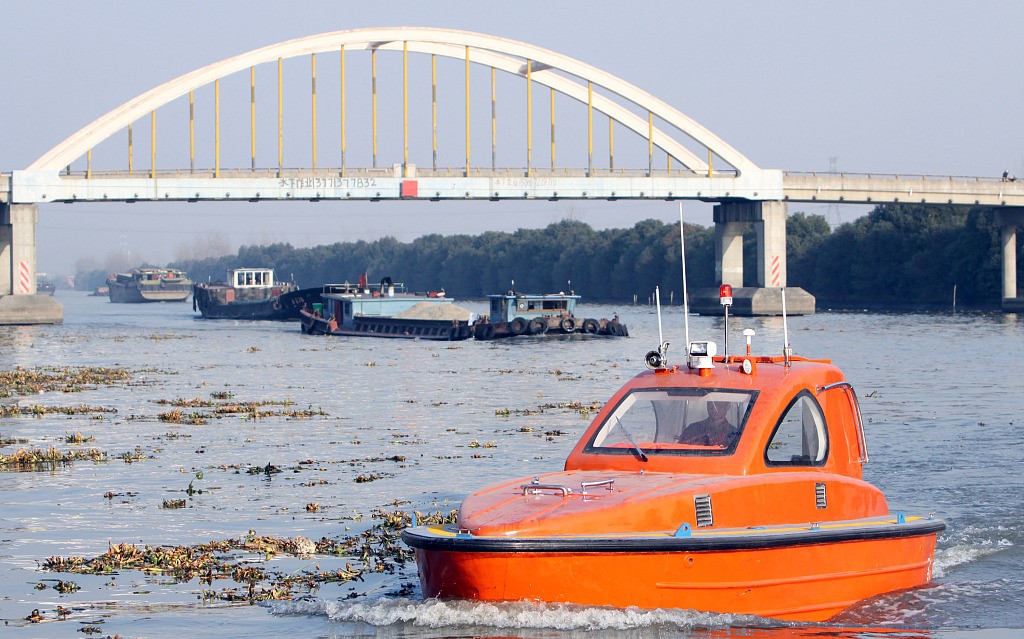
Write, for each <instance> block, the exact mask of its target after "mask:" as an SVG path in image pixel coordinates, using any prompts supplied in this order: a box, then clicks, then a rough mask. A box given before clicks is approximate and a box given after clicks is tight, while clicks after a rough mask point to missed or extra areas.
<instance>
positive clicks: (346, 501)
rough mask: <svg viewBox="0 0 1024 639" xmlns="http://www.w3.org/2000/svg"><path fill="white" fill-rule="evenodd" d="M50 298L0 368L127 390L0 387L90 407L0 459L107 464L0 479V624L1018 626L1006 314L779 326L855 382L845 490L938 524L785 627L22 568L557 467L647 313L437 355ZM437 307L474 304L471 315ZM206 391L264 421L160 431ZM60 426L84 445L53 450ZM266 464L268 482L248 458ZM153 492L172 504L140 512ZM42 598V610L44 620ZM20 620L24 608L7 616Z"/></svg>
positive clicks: (110, 629) (707, 322)
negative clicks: (869, 592) (257, 410)
mask: <svg viewBox="0 0 1024 639" xmlns="http://www.w3.org/2000/svg"><path fill="white" fill-rule="evenodd" d="M58 299H59V301H60V302H61V303H62V304H64V309H65V322H64V324H63V325H59V326H34V327H0V371H7V370H12V369H14V368H15V367H24V368H29V369H36V368H40V367H75V368H78V367H108V368H119V369H125V370H130V371H133V372H132V377H131V380H130V381H127V382H118V383H116V384H114V385H109V386H108V385H99V386H96V387H94V388H86V389H84V390H82V391H81V392H75V393H64V392H60V391H46V392H41V393H37V394H34V395H31V396H27V397H25V396H21V397H18V396H15V397H11V398H7V399H0V402H4V403H7V404H10V403H17V404H19V405H20V406H23V407H30V406H34V405H42V406H49V407H67V406H78V405H86V406H88V407H90V410H89V411H87V412H85V413H82V414H73V415H65V414H55V413H53V412H47V413H46V414H44V415H42V416H29V415H21V416H14V417H5V418H0V439H2V440H4V445H3V447H2V448H0V453H4V454H7V455H10V454H12V453H13V452H14V451H15V450H17V449H19V448H44V449H45V448H48V447H50V446H55V447H56V448H57V449H58V450H60V451H68V450H76V449H77V450H84V449H87V448H90V447H91V448H96V449H98V450H100V451H103V452H106V453H107V454H108V458H107V461H100V462H93V461H75V462H73V463H71V464H66V465H59V466H57V467H44V468H42V469H37V470H31V471H18V472H16V471H13V470H9V469H6V470H5V469H3V468H0V482H2V491H0V619H2V620H3V622H4V627H3V628H2V631H0V634H2V636H3V637H5V638H21V637H85V636H90V635H91V634H96V635H97V636H108V635H109V636H113V635H119V636H121V637H170V636H189V637H197V638H200V639H205V638H211V639H212V638H219V639H222V638H224V637H243V636H244V637H252V638H257V639H258V638H262V637H267V638H269V637H280V636H295V637H343V636H359V637H402V638H410V639H420V638H435V637H436V638H442V637H443V638H451V637H481V636H500V637H544V638H569V637H573V638H575V637H588V638H593V637H650V636H666V637H667V636H672V637H677V636H684V637H702V638H703V637H716V638H718V637H789V636H800V637H819V636H820V637H836V636H840V637H876V636H892V635H894V636H898V637H936V638H954V637H956V638H961V637H973V638H985V639H989V638H992V637H1002V636H1007V635H1014V634H1015V635H1018V636H1020V635H1022V634H1024V572H1022V571H1021V566H1022V565H1024V522H1022V519H1021V514H1022V512H1024V479H1022V475H1021V472H1020V469H1021V467H1022V462H1024V444H1022V441H1024V438H1022V437H1021V435H1020V428H1021V426H1022V425H1024V392H1022V390H1024V388H1022V382H1021V375H1020V372H1019V371H1018V369H1017V367H1018V366H1021V365H1022V363H1024V318H1022V319H1018V318H1017V316H1015V315H1004V314H1001V313H992V314H982V313H957V314H953V313H933V314H910V313H898V314H897V313H894V314H879V313H855V312H843V313H837V312H820V313H818V314H816V315H813V316H808V317H793V318H790V320H789V326H788V330H789V337H790V342H791V343H792V345H793V347H794V351H795V352H796V353H797V354H799V355H806V356H809V357H826V358H831V359H832V360H833V361H834V362H835V363H836V364H838V365H839V366H840V367H841V368H842V369H843V370H844V372H845V373H846V375H847V377H848V378H849V379H850V380H851V381H852V382H853V384H854V386H855V387H856V389H857V390H858V394H859V395H860V398H861V405H862V410H863V412H864V416H865V420H866V422H867V437H868V444H869V447H870V451H871V463H870V464H869V465H868V466H867V467H866V469H865V479H867V480H868V481H871V482H872V483H874V484H876V485H878V486H879V487H881V488H882V489H883V490H884V491H885V493H886V495H887V497H888V499H889V503H890V507H891V509H892V510H894V511H895V510H897V509H901V510H906V511H911V512H934V513H936V515H937V516H938V517H941V518H943V519H945V520H946V522H947V524H948V529H947V530H946V532H945V533H944V534H942V535H941V536H940V538H939V542H938V550H937V553H936V578H935V580H934V582H933V583H931V584H929V585H928V586H926V587H923V588H919V589H916V590H913V591H909V592H902V593H897V594H892V595H887V596H883V597H879V598H877V599H875V600H872V601H869V602H865V603H863V604H862V605H860V606H858V607H857V608H855V609H854V610H851V611H848V612H847V613H844V615H842V616H841V617H840V618H839V619H837V620H834V621H833V622H831V623H828V624H810V625H805V624H788V623H780V622H774V621H769V620H764V619H756V618H744V617H736V616H731V615H713V614H706V613H697V612H693V611H685V610H659V611H641V610H610V609H601V608H580V607H573V606H541V605H536V604H508V605H491V604H474V603H457V602H436V601H423V600H422V598H421V596H420V593H419V589H418V584H416V578H415V574H416V573H415V565H414V564H411V563H410V564H407V565H405V566H404V568H401V569H400V570H398V571H397V572H395V573H391V574H382V575H375V576H370V577H368V578H366V579H364V580H363V581H356V582H352V583H345V584H325V585H324V586H323V587H321V588H319V589H317V590H314V591H312V592H311V593H309V594H307V595H304V596H301V597H298V598H296V599H294V600H291V601H276V602H269V603H260V604H256V605H250V604H247V603H228V602H225V601H223V600H220V599H212V600H211V599H209V598H208V599H204V598H203V597H202V592H203V590H204V589H214V590H217V589H219V588H222V587H223V585H222V584H218V583H216V582H214V583H213V584H212V585H208V584H205V583H200V582H199V581H198V580H191V581H187V582H183V583H179V582H176V581H175V580H174V579H172V578H170V577H168V576H165V575H161V574H158V573H157V574H147V573H143V572H139V571H132V570H122V571H118V572H117V573H116V574H114V575H82V574H67V573H57V572H51V571H46V570H43V569H42V567H41V564H42V562H43V561H44V560H45V559H46V558H48V557H51V556H65V557H66V556H81V557H87V558H88V557H95V556H97V555H100V554H102V553H104V552H106V551H107V550H108V547H109V544H119V543H131V544H136V545H138V546H140V547H142V546H144V545H152V546H162V545H191V544H198V543H203V542H208V541H211V540H224V539H229V538H242V537H245V536H246V535H247V534H250V531H253V533H255V534H257V535H271V536H279V537H289V538H294V537H297V536H303V537H305V538H308V539H312V540H318V539H321V538H322V537H338V536H339V535H345V534H355V533H357V532H359V531H360V530H362V529H365V528H367V527H368V526H369V525H371V524H372V523H373V522H372V518H371V514H372V513H373V511H374V510H378V509H383V510H386V511H392V510H403V511H406V512H409V511H412V510H417V511H420V512H433V511H437V510H439V511H443V512H446V511H448V510H450V509H452V508H455V507H457V505H458V503H459V501H460V500H461V498H462V497H463V496H465V495H466V494H467V493H468V492H470V491H472V490H473V489H475V488H477V487H480V486H482V485H485V484H488V483H491V482H493V481H497V480H499V479H505V478H509V477H519V476H530V475H533V474H536V473H540V472H548V471H554V470H558V469H560V468H561V465H562V463H563V461H564V458H565V455H566V454H567V453H568V451H569V449H570V447H571V446H572V444H573V443H574V442H575V440H576V438H577V437H578V435H579V434H580V433H581V432H582V431H583V429H584V428H585V427H586V425H587V423H588V419H589V418H590V417H589V416H587V415H586V414H585V412H584V411H581V410H579V409H574V408H573V406H574V405H573V404H571V403H572V402H579V403H581V404H582V405H589V404H591V403H597V404H601V403H603V401H604V400H605V399H607V398H608V397H609V396H610V395H611V393H612V392H613V391H614V390H615V389H616V388H618V387H619V386H620V385H621V384H622V383H623V382H624V381H626V380H627V379H628V378H629V377H631V376H632V375H634V374H635V373H637V372H639V371H640V370H641V369H642V368H643V356H644V354H645V353H646V352H647V351H649V350H651V349H652V348H654V347H655V346H656V345H657V343H658V320H657V315H656V313H655V312H654V310H653V309H652V308H650V307H646V306H641V307H631V306H622V307H611V306H603V305H583V306H581V314H584V315H588V316H593V317H611V315H612V314H613V313H615V312H618V313H619V315H620V317H621V318H622V321H623V322H624V323H626V324H627V325H628V327H629V330H630V334H631V337H629V338H628V339H623V338H617V339H616V338H604V337H582V336H577V337H573V338H564V337H563V338H558V337H547V338H541V339H531V338H520V339H514V340H499V341H494V342H486V343H485V342H475V341H472V340H470V341H466V342H461V343H444V342H423V341H405V340H382V339H367V338H363V339H358V338H328V337H322V336H307V335H302V334H301V332H300V331H299V327H298V324H281V323H270V322H247V323H243V322H234V321H205V320H202V319H200V318H198V317H197V316H196V315H195V314H194V313H193V312H192V309H191V305H190V304H145V305H131V304H111V303H109V302H107V300H106V298H101V297H90V296H87V295H85V294H81V293H72V292H64V291H60V292H58ZM460 304H461V305H463V306H466V307H468V308H471V309H472V310H475V311H477V312H482V311H483V310H484V305H483V304H482V303H474V302H469V303H462V302H460ZM662 324H663V327H664V331H665V333H666V339H667V340H668V341H670V342H672V343H673V348H671V349H670V351H669V355H670V359H674V360H678V353H679V350H680V349H679V348H678V345H681V344H682V343H683V341H684V340H683V336H682V332H683V329H682V326H683V321H682V313H681V311H680V309H679V308H678V307H677V308H671V309H666V310H665V312H664V315H663V322H662ZM690 324H691V327H690V330H691V334H692V336H693V337H694V338H695V339H696V338H702V339H713V340H717V341H719V343H721V341H722V340H721V333H722V320H721V319H720V318H707V317H696V316H694V317H692V318H691V322H690ZM742 328H753V329H755V331H756V333H757V335H756V337H755V338H754V350H755V352H759V353H767V354H776V353H779V352H781V347H782V341H783V323H782V320H781V318H758V319H749V318H734V319H733V320H732V330H733V337H732V340H733V344H734V345H733V349H734V350H735V349H736V347H737V345H738V344H739V342H740V337H739V331H740V330H741V329H742ZM673 356H676V357H675V358H673ZM213 397H219V398H229V399H230V400H231V401H235V402H275V403H276V404H267V405H266V407H267V408H268V412H274V411H276V412H277V413H278V414H272V415H268V416H257V417H256V418H253V416H252V415H244V414H243V415H225V416H222V417H219V418H213V419H209V420H208V423H206V424H195V425H188V424H183V423H170V422H167V421H162V420H161V419H160V416H161V414H162V413H165V412H166V411H168V410H170V408H171V407H170V406H168V405H166V404H165V403H160V402H161V401H164V402H166V401H173V400H179V399H183V400H190V399H202V400H210V399H211V398H213ZM286 402H289V404H287V408H288V410H295V409H299V410H302V411H309V412H308V413H304V414H303V415H296V414H294V413H288V412H287V411H286V410H283V408H284V406H283V405H284V404H285V403H286ZM101 409H102V410H103V411H105V412H100V410H101ZM111 409H114V410H116V412H109V411H110V410H111ZM182 410H183V411H184V412H188V411H190V410H193V409H189V408H183V409H182ZM591 416H592V415H591ZM77 433H81V434H82V436H83V438H87V439H88V438H92V439H91V441H88V443H85V444H72V443H67V442H66V441H65V438H66V437H68V436H70V435H74V434H77ZM122 457H126V458H128V459H129V460H130V461H124V460H123V459H122ZM268 464H269V465H272V466H274V467H277V468H279V469H281V470H282V471H283V472H281V473H276V474H268V473H265V472H260V469H263V468H265V467H266V466H267V465H268ZM190 485H192V486H193V490H192V491H191V492H189V490H188V487H189V486H190ZM174 500H184V501H183V502H178V503H179V504H182V503H183V504H184V507H180V508H170V507H166V506H167V502H169V501H170V502H173V501H174ZM248 561H251V563H252V564H253V565H260V566H263V567H267V568H273V569H275V570H279V571H281V570H283V571H286V572H287V571H295V572H301V571H302V570H308V569H310V568H318V569H321V570H323V569H324V568H325V567H326V566H327V565H328V564H330V563H331V561H332V559H331V558H330V557H316V556H314V557H312V558H307V559H297V558H295V557H290V556H285V555H273V556H271V555H268V556H266V557H263V556H257V557H251V558H249V559H248ZM333 561H335V562H336V561H337V560H333ZM342 563H344V561H342ZM321 564H323V565H321ZM623 579H629V572H628V566H624V567H623ZM57 580H64V581H73V582H74V583H75V584H76V586H77V587H78V590H75V591H73V592H67V593H61V592H58V591H57V590H56V589H55V588H54V586H55V585H56V584H57ZM408 584H415V585H414V586H413V587H409V586H408ZM58 606H60V607H62V608H63V609H64V610H65V611H66V613H67V614H66V615H59V614H57V612H56V610H57V607H58ZM36 609H38V610H39V613H40V615H41V616H42V621H40V622H38V623H32V622H29V621H27V620H26V617H28V616H30V615H31V613H32V611H33V610H36Z"/></svg>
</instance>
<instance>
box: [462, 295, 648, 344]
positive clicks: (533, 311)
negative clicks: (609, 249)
mask: <svg viewBox="0 0 1024 639" xmlns="http://www.w3.org/2000/svg"><path fill="white" fill-rule="evenodd" d="M487 299H488V300H489V307H490V312H489V314H488V315H485V316H484V317H481V318H480V319H479V320H477V321H476V322H474V324H473V337H474V338H476V339H479V340H491V339H498V338H502V337H518V336H520V335H545V334H551V335H556V334H560V335H569V334H572V333H585V334H589V335H611V336H616V337H628V336H629V331H628V330H627V328H626V325H625V324H623V323H621V322H620V321H619V317H618V315H616V316H614V317H613V318H612V319H610V320H609V319H593V318H585V319H584V318H578V317H576V315H575V311H576V303H577V302H579V301H580V296H579V295H575V294H573V293H572V292H570V293H569V294H568V295H566V294H565V293H550V294H539V295H534V294H529V293H517V292H515V291H509V292H508V293H504V294H499V295H488V296H487Z"/></svg>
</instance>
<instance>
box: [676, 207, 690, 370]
mask: <svg viewBox="0 0 1024 639" xmlns="http://www.w3.org/2000/svg"><path fill="white" fill-rule="evenodd" d="M679 255H680V257H679V259H680V261H681V262H682V263H683V326H684V329H685V331H686V334H685V337H686V350H687V352H689V350H690V298H689V296H688V295H687V293H686V240H685V239H684V237H683V203H682V202H680V203H679Z"/></svg>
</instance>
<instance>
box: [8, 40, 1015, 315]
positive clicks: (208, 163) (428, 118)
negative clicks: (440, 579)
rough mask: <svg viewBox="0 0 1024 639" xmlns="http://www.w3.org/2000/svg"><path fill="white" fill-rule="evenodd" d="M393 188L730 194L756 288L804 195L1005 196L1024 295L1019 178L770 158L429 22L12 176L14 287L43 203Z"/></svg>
mask: <svg viewBox="0 0 1024 639" xmlns="http://www.w3.org/2000/svg"><path fill="white" fill-rule="evenodd" d="M439 62H440V64H439ZM318 64H319V70H318ZM439 68H440V70H441V73H440V74H439ZM286 71H287V73H286ZM257 78H259V79H260V84H259V89H260V90H259V92H257V88H258V87H257ZM410 80H411V81H412V82H410ZM386 81H388V82H386ZM266 85H269V90H268V89H267V88H266ZM499 95H500V97H501V100H500V102H499V100H498V97H499ZM257 96H259V99H257ZM296 103H298V104H299V105H300V106H299V107H295V106H294V105H295V104H296ZM499 104H500V105H501V110H500V112H499V109H498V106H499ZM399 105H400V106H399ZM286 106H287V107H288V108H287V110H286V108H285V107H286ZM556 107H557V109H556ZM499 115H500V117H499ZM257 116H259V117H257ZM158 122H159V123H160V126H159V127H158V126H157V124H158ZM158 133H159V135H158ZM268 140H269V143H268ZM158 141H159V145H158ZM616 144H618V146H616ZM268 148H269V149H270V152H269V153H268V152H267V151H266V149H268ZM257 149H259V150H260V154H259V155H258V154H257ZM158 151H159V153H158ZM268 158H269V160H268ZM385 199H395V200H413V201H415V200H433V201H445V200H449V201H451V200H506V199H547V200H560V199H571V200H572V199H575V200H587V199H604V200H619V199H640V200H655V199H659V200H675V199H680V200H681V199H695V200H702V201H709V202H717V203H719V206H717V207H716V210H715V222H716V231H717V233H716V236H717V239H718V249H719V250H718V251H717V253H718V263H717V266H716V271H717V273H718V275H719V276H720V279H721V282H722V283H726V284H732V285H733V286H734V287H737V288H739V287H741V286H742V283H743V272H742V268H743V267H742V247H741V236H742V232H743V228H744V227H745V226H746V224H748V223H754V224H755V227H756V229H757V231H758V256H759V259H758V277H757V282H758V288H759V289H766V290H768V291H772V290H775V291H777V290H781V289H782V288H784V287H785V286H786V256H785V246H786V243H785V217H786V204H787V203H788V202H841V203H883V202H914V203H918V202H920V203H926V204H972V205H984V206H991V207H993V208H994V209H995V210H996V211H997V212H998V214H999V215H1000V219H1001V222H1002V224H1003V240H1004V251H1003V254H1004V255H1003V257H1004V278H1003V287H1004V288H1003V296H1004V299H1005V300H1007V304H1008V305H1012V304H1014V303H1016V301H1017V291H1016V279H1015V273H1016V253H1015V249H1014V247H1015V245H1016V244H1015V242H1016V239H1015V238H1016V235H1015V234H1016V226H1017V225H1019V224H1021V222H1022V221H1024V220H1022V217H1024V214H1022V211H1024V208H1021V207H1024V184H1022V183H1020V182H1015V181H1006V180H999V179H985V178H966V177H960V178H958V177H949V176H902V175H850V174H834V173H828V174H813V173H812V174H808V173H788V172H784V171H782V170H777V169H764V168H761V167H759V166H757V165H756V164H754V163H753V162H751V161H750V160H749V159H748V158H747V157H745V156H744V155H743V154H741V153H740V152H739V151H737V150H736V149H734V148H733V147H732V146H730V145H729V144H727V143H726V142H725V141H724V140H722V139H721V138H719V137H718V136H716V135H715V134H714V133H712V132H711V131H709V130H708V129H706V128H705V127H703V126H701V125H700V124H699V123H698V122H696V121H694V120H693V119H691V118H690V117H688V116H686V115H685V114H683V113H682V112H680V111H678V110H677V109H675V108H673V107H672V106H670V105H668V104H666V103H665V102H663V101H661V100H659V99H658V98H657V97H655V96H653V95H651V94H650V93H648V92H646V91H643V90H641V89H639V88H638V87H636V86H634V85H632V84H630V83H629V82H626V81H625V80H623V79H621V78H618V77H616V76H613V75H611V74H609V73H607V72H605V71H602V70H600V69H597V68H595V67H593V66H590V65H588V64H586V63H583V62H581V61H579V60H575V59H573V58H570V57H568V56H565V55H562V54H559V53H556V52H553V51H550V50H547V49H543V48H540V47H536V46H533V45H530V44H526V43H523V42H517V41H513V40H508V39H505V38H498V37H495V36H490V35H484V34H479V33H470V32H465V31H454V30H448V29H434V28H418V27H394V28H371V29H355V30H349V31H337V32H332V33H324V34H319V35H314V36H308V37H303V38H297V39H294V40H289V41H286V42H281V43H278V44H273V45H270V46H267V47H263V48H260V49H256V50H253V51H250V52H248V53H243V54H241V55H238V56H235V57H232V58H228V59H226V60H222V61H220V62H216V63H214V64H210V65H208V66H205V67H203V68H200V69H196V70H195V71H192V72H190V73H186V74H184V75H182V76H181V77H178V78H175V79H173V80H170V81H169V82H165V83H164V84H161V85H160V86H157V87H155V88H153V89H151V90H149V91H147V92H145V93H143V94H141V95H139V96H138V97H136V98H134V99H132V100H129V101H128V102H126V103H125V104H122V105H121V106H119V107H117V108H115V109H113V110H111V111H110V112H109V113H107V114H105V115H103V116H102V117H100V118H98V119H97V120H95V121H94V122H92V123H91V124H89V125H88V126H86V127H84V128H82V129H81V130H79V131H77V132H75V133H73V134H72V135H71V136H69V137H68V138H67V139H66V140H64V141H63V142H61V143H60V144H58V145H57V146H55V147H53V148H52V149H50V150H49V151H47V152H46V153H44V154H43V155H42V156H40V157H39V159H37V160H36V161H35V162H33V163H32V164H31V165H29V166H28V167H26V168H25V169H24V170H14V171H12V172H10V173H8V174H0V211H2V219H0V296H7V297H17V296H28V295H33V294H34V293H35V263H36V248H35V222H36V219H37V217H38V204H40V203H48V202H76V203H84V202H110V201H123V202H137V201H161V202H182V201H189V202H198V201H225V200H247V201H261V200H278V201H288V200H297V201H320V200H338V201H346V200H353V201H365V200H385ZM4 301H5V297H0V323H3V322H4V320H3V313H4V310H3V302H4ZM7 303H8V304H10V300H8V301H7ZM791 304H792V302H791ZM772 308H774V307H772ZM794 308H797V309H799V306H796V307H794ZM737 310H742V309H737ZM751 310H752V312H757V310H756V309H751ZM810 310H811V311H813V298H811V301H810ZM769 311H771V308H770V309H769ZM15 315H17V314H15ZM16 319H17V318H16Z"/></svg>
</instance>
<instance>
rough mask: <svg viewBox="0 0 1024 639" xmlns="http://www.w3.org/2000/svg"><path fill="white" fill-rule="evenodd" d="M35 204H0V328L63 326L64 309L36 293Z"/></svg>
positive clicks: (55, 302)
mask: <svg viewBox="0 0 1024 639" xmlns="http://www.w3.org/2000/svg"><path fill="white" fill-rule="evenodd" d="M38 221H39V207H38V206H37V205H35V204H10V203H7V202H0V325H4V324H59V323H61V322H63V321H64V307H62V306H61V305H60V303H59V302H58V301H57V300H55V299H53V297H51V296H49V295H37V294H36V223H37V222H38Z"/></svg>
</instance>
